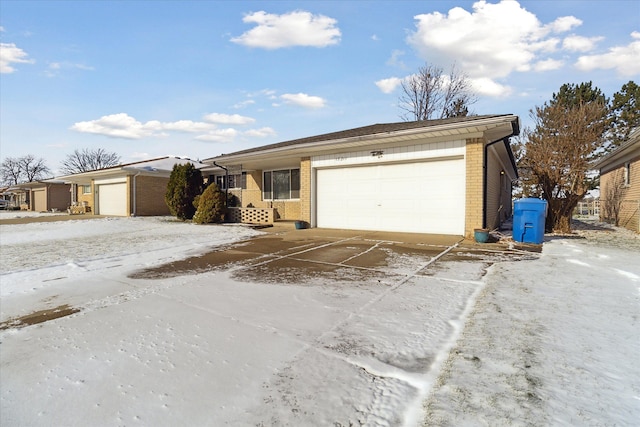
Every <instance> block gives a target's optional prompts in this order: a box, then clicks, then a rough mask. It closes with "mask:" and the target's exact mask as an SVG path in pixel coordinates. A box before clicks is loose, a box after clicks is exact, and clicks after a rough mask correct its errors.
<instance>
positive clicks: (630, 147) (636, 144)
mask: <svg viewBox="0 0 640 427" xmlns="http://www.w3.org/2000/svg"><path fill="white" fill-rule="evenodd" d="M635 150H639V151H640V127H639V128H635V129H634V130H632V131H631V133H629V139H628V140H626V141H625V142H623V143H622V144H620V146H618V147H617V148H616V149H615V150H613V151H612V152H610V153H609V154H607V155H606V156H604V157H603V158H601V159H600V160H598V161H597V162H595V163H594V165H593V167H594V168H595V169H600V170H602V169H606V168H607V166H610V165H615V164H616V162H618V161H622V159H624V158H625V157H626V156H627V155H630V154H631V153H632V152H633V151H635Z"/></svg>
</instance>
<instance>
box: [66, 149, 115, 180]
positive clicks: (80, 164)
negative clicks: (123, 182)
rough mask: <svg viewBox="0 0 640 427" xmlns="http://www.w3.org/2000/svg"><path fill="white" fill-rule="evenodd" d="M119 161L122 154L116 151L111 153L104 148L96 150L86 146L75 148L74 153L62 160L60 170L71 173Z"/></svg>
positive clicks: (112, 164)
mask: <svg viewBox="0 0 640 427" xmlns="http://www.w3.org/2000/svg"><path fill="white" fill-rule="evenodd" d="M119 163H120V156H119V155H117V154H116V153H110V152H108V151H107V150H105V149H103V148H97V149H95V150H93V149H90V148H85V149H82V150H75V151H74V152H73V153H72V154H69V155H67V158H66V159H65V160H63V161H62V164H61V168H60V170H61V171H62V172H63V173H66V174H69V175H70V174H74V173H80V172H88V171H92V170H96V169H103V168H108V167H110V166H116V165H117V164H119Z"/></svg>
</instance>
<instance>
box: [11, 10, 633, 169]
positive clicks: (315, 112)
mask: <svg viewBox="0 0 640 427" xmlns="http://www.w3.org/2000/svg"><path fill="white" fill-rule="evenodd" d="M0 27H1V28H0V41H1V43H2V48H1V49H0V108H1V109H0V151H1V153H0V156H1V157H2V158H3V159H4V158H5V157H8V156H12V157H15V156H22V155H25V154H34V155H36V156H40V157H43V158H45V159H46V160H47V164H48V166H49V167H50V168H51V169H52V170H53V171H54V173H55V172H57V169H58V167H59V165H60V162H61V161H62V160H63V159H64V158H65V156H66V155H67V154H70V153H72V152H73V150H75V149H83V148H105V149H107V150H110V151H114V152H116V153H118V154H119V155H120V156H121V157H122V161H123V162H130V161H137V160H143V159H148V158H154V157H160V156H164V155H175V156H181V157H190V158H192V159H202V158H207V157H212V156H216V155H218V154H222V153H230V152H233V151H237V150H242V149H246V148H250V147H254V146H259V145H264V144H268V143H272V142H279V141H285V140H289V139H295V138H301V137H306V136H312V135H317V134H321V133H326V132H333V131H338V130H344V129H349V128H353V127H358V126H366V125H370V124H374V123H387V122H397V121H401V120H402V119H401V117H400V116H401V114H402V111H401V110H400V108H399V107H398V105H397V101H398V97H399V96H400V88H399V83H400V81H401V80H402V79H403V78H406V77H407V76H409V75H411V74H412V73H413V72H415V71H416V70H417V69H418V67H420V66H422V65H424V64H425V62H428V63H430V64H433V65H436V66H440V67H443V68H444V69H445V70H447V69H448V68H449V67H450V66H451V64H453V63H454V62H455V64H456V67H457V68H458V69H460V70H461V71H463V72H464V73H465V74H467V76H468V77H469V78H470V79H471V80H472V81H473V83H474V85H475V86H474V88H475V90H476V92H477V93H478V97H479V101H478V102H477V103H476V104H474V105H473V106H472V110H473V112H474V113H477V114H503V113H513V114H518V115H519V116H520V117H521V120H522V122H523V124H524V125H527V124H528V123H530V119H529V110H530V109H531V108H533V107H534V106H536V105H541V104H542V103H544V102H545V101H547V100H549V99H550V98H551V96H552V94H553V92H555V91H557V90H558V89H559V88H560V86H561V85H562V84H564V83H581V82H585V81H592V82H593V84H594V85H595V86H597V87H599V88H601V89H602V90H603V92H604V93H605V94H606V95H607V96H609V97H611V96H612V95H613V93H614V92H616V91H618V90H620V88H621V87H622V85H623V84H624V83H626V82H628V81H629V80H634V81H635V82H636V83H638V82H640V1H638V0H628V1H616V0H612V1H595V0H588V1H562V0H557V1H540V0H534V1H525V0H522V1H519V2H518V1H502V2H499V1H497V0H492V1H478V2H473V1H402V0H398V1H297V2H287V1H231V0H229V1H204V0H202V1H157V2H156V1H46V0H38V1H25V0H20V1H13V0H0Z"/></svg>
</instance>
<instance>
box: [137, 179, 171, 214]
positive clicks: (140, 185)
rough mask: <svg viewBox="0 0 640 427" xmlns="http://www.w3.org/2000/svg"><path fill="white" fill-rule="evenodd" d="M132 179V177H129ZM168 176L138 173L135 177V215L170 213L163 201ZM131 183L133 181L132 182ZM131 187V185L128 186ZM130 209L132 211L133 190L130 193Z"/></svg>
mask: <svg viewBox="0 0 640 427" xmlns="http://www.w3.org/2000/svg"><path fill="white" fill-rule="evenodd" d="M131 180H132V181H133V178H131ZM168 184H169V178H163V177H155V176H144V175H140V176H137V177H136V178H135V185H136V191H135V193H136V202H135V214H136V215H137V216H156V215H171V213H170V212H169V207H168V206H167V203H166V202H165V201H164V196H165V194H166V192H167V185H168ZM132 185H133V183H132ZM130 188H133V187H130ZM130 203H131V209H130V211H129V212H132V213H133V208H134V206H133V192H132V193H131V202H130Z"/></svg>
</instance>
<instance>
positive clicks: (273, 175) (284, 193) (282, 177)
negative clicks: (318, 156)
mask: <svg viewBox="0 0 640 427" xmlns="http://www.w3.org/2000/svg"><path fill="white" fill-rule="evenodd" d="M262 178H263V179H262V198H263V200H291V199H299V198H300V169H282V170H273V171H265V172H263V174H262Z"/></svg>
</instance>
